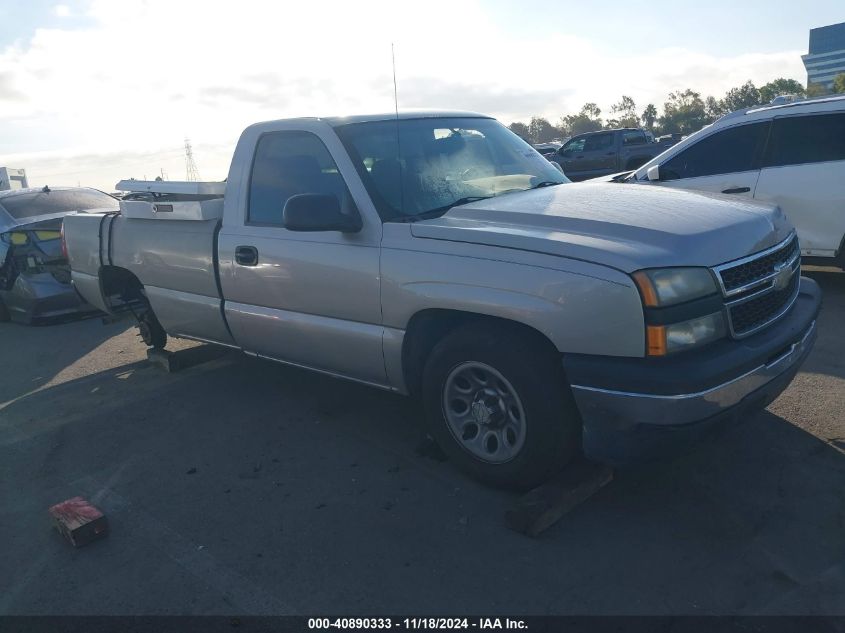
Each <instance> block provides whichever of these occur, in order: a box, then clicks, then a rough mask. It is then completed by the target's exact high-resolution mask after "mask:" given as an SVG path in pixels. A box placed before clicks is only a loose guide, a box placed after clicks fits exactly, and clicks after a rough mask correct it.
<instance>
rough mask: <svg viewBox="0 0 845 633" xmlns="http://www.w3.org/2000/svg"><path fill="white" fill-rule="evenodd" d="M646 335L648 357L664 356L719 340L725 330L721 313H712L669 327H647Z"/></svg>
mask: <svg viewBox="0 0 845 633" xmlns="http://www.w3.org/2000/svg"><path fill="white" fill-rule="evenodd" d="M646 333H647V339H648V340H647V343H648V355H649V356H665V355H666V354H672V353H674V352H681V351H683V350H685V349H690V348H692V347H699V346H701V345H706V344H707V343H712V342H713V341H716V340H719V339H720V338H722V337H724V336H725V334H726V333H727V328H726V327H725V317H724V316H723V315H722V313H721V312H714V313H713V314H708V315H707V316H703V317H698V318H695V319H690V320H688V321H682V322H681V323H673V324H671V325H647V326H646Z"/></svg>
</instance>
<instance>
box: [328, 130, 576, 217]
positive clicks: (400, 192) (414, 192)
mask: <svg viewBox="0 0 845 633" xmlns="http://www.w3.org/2000/svg"><path fill="white" fill-rule="evenodd" d="M336 131H337V133H338V136H339V137H340V139H341V141H342V142H343V144H344V146H345V147H346V150H347V152H348V153H349V155H350V156H351V157H352V160H353V162H354V163H355V167H356V169H357V170H358V173H359V174H360V175H361V179H362V180H363V181H364V186H365V187H366V188H367V191H368V192H369V194H370V197H371V198H372V199H373V201H374V202H375V204H376V207H377V208H378V210H379V213H380V214H381V216H382V218H383V219H384V220H401V219H408V218H414V217H419V216H428V215H431V216H436V215H439V214H442V213H445V212H446V211H448V210H449V208H451V207H452V206H454V205H457V204H463V203H466V202H471V201H474V200H478V199H482V198H490V197H493V196H497V195H501V194H504V193H509V192H512V191H525V190H526V189H533V188H536V187H539V186H549V185H556V184H563V183H566V182H569V180H568V179H567V178H566V176H564V175H563V174H562V173H561V172H560V171H558V170H557V169H556V168H555V167H554V166H553V165H552V164H551V163H550V162H549V161H548V160H546V159H545V158H543V156H541V155H540V154H539V153H538V152H537V151H536V150H535V149H534V148H533V147H531V146H530V145H529V144H528V143H526V142H525V141H523V140H522V139H521V138H519V137H518V136H517V135H516V134H514V133H513V132H511V131H510V130H508V129H507V128H506V127H504V126H503V125H502V124H500V123H499V122H498V121H495V120H493V119H486V118H470V117H465V118H464V117H462V118H423V119H400V120H398V121H397V120H387V121H372V122H366V123H350V124H347V125H343V126H339V127H337V128H336Z"/></svg>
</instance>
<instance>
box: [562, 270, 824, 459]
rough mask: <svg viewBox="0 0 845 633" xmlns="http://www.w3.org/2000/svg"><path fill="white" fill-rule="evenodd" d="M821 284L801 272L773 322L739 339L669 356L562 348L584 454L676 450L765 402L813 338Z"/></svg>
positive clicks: (634, 455) (644, 454) (637, 455)
mask: <svg viewBox="0 0 845 633" xmlns="http://www.w3.org/2000/svg"><path fill="white" fill-rule="evenodd" d="M820 307H821V291H820V290H819V287H818V285H817V284H816V283H815V282H814V281H812V280H811V279H807V278H803V277H802V278H801V287H800V290H799V295H798V298H797V300H796V302H795V304H794V305H793V307H792V308H791V309H790V311H789V312H788V313H787V314H786V315H785V316H784V317H783V318H781V319H780V320H779V321H778V322H777V323H775V324H773V325H772V326H770V327H768V328H766V329H765V330H763V331H761V332H759V333H758V334H755V335H754V336H751V337H748V338H746V339H742V340H739V341H737V340H724V341H720V342H719V343H716V344H714V345H711V346H709V347H707V348H703V349H702V350H700V351H698V352H690V353H686V354H681V355H679V356H678V357H671V356H670V357H667V358H633V359H632V358H611V357H597V356H583V355H575V356H566V357H565V358H564V368H565V370H566V373H567V377H568V378H569V381H570V384H571V385H572V392H573V394H574V396H575V401H576V403H577V405H578V409H579V411H580V413H581V418H582V422H583V447H584V452H585V454H586V455H587V456H588V457H591V458H593V459H597V460H599V461H603V462H606V463H611V464H615V465H624V464H629V463H631V462H634V461H640V460H642V459H647V458H650V457H656V456H662V455H666V454H672V453H676V452H678V451H679V450H683V449H684V448H687V447H689V446H690V445H692V444H693V443H694V442H695V441H696V440H697V439H699V438H700V437H701V436H702V435H703V434H705V433H706V432H707V431H708V430H710V429H711V428H712V427H713V426H715V425H717V424H718V423H720V422H724V421H730V420H738V419H740V418H742V417H743V414H745V413H749V412H751V411H756V410H759V409H762V408H764V407H765V406H767V405H768V404H769V403H770V402H771V401H772V400H774V399H775V398H776V397H777V396H778V395H779V394H780V393H781V392H782V391H783V390H784V389H786V387H787V386H788V385H789V383H790V382H791V380H792V378H793V377H794V376H795V374H796V373H797V371H798V368H799V367H800V366H801V364H802V363H803V362H804V359H805V358H806V357H807V355H808V354H809V353H810V350H811V349H812V347H813V344H814V343H815V340H816V317H817V316H818V312H819V309H820Z"/></svg>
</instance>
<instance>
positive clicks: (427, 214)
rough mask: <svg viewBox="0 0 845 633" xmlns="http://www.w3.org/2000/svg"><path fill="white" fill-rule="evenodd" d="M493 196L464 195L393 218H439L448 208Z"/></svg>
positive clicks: (399, 220)
mask: <svg viewBox="0 0 845 633" xmlns="http://www.w3.org/2000/svg"><path fill="white" fill-rule="evenodd" d="M492 197H493V196H465V197H463V198H458V199H457V200H455V201H454V202H450V203H449V204H444V205H443V206H442V207H437V208H435V209H429V210H428V211H422V212H420V213H415V214H414V215H406V216H403V217H400V218H395V220H396V221H397V222H417V221H418V220H430V219H431V218H439V217H440V216H441V215H443V214H445V213H446V212H447V211H449V209H451V208H452V207H459V206H461V205H462V204H469V203H470V202H477V201H479V200H487V199H488V198H492Z"/></svg>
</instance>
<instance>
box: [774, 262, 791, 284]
mask: <svg viewBox="0 0 845 633" xmlns="http://www.w3.org/2000/svg"><path fill="white" fill-rule="evenodd" d="M793 274H795V271H793V270H792V266H790V265H789V264H788V263H786V262H784V263H782V264H776V265H775V278H774V279H773V280H772V288H773V289H774V290H784V289H785V288H786V287H787V286H789V282H790V281H792V275H793Z"/></svg>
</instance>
